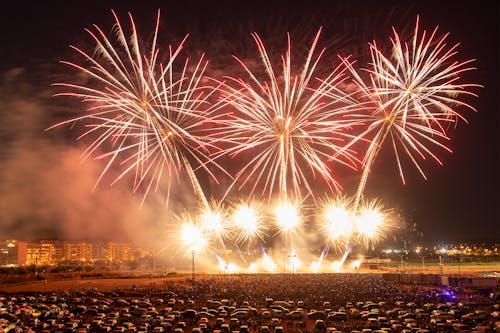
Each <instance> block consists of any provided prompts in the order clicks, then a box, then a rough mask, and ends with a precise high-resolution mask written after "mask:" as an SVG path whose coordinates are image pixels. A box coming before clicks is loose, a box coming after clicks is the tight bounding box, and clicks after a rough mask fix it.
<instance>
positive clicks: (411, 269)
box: [0, 264, 500, 294]
mask: <svg viewBox="0 0 500 333" xmlns="http://www.w3.org/2000/svg"><path fill="white" fill-rule="evenodd" d="M400 270H401V267H381V268H380V269H370V270H368V269H367V270H359V271H358V272H359V273H360V274H363V273H399V272H400ZM440 270H441V268H440V267H439V266H437V265H436V266H423V267H421V266H405V267H404V272H405V273H413V274H440V273H441V272H440ZM485 272H496V273H497V274H498V273H500V264H497V265H461V266H460V267H458V266H443V267H442V274H445V275H454V276H457V275H460V276H474V275H478V274H481V273H485ZM208 276H210V277H214V275H206V274H197V275H196V279H200V280H201V279H205V278H207V277H208ZM219 276H220V277H223V276H224V275H219ZM215 277H217V275H215ZM188 278H191V275H190V274H182V273H180V274H179V273H178V274H175V275H172V276H168V277H131V278H111V279H105V278H100V279H96V278H74V279H65V280H50V279H48V280H42V281H35V282H33V281H30V282H26V283H17V284H5V285H2V286H0V294H1V293H18V292H42V293H43V292H51V291H60V290H67V291H69V290H91V289H97V290H98V291H113V290H117V289H122V290H123V289H132V288H133V287H134V286H135V287H137V288H161V287H163V286H164V284H165V282H167V281H171V280H174V281H175V280H185V279H188Z"/></svg>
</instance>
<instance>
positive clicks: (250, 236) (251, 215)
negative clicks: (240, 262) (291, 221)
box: [231, 202, 266, 244]
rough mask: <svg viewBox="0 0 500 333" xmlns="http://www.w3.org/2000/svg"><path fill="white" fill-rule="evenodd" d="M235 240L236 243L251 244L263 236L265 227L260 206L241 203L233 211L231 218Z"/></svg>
mask: <svg viewBox="0 0 500 333" xmlns="http://www.w3.org/2000/svg"><path fill="white" fill-rule="evenodd" d="M231 220H232V225H233V228H232V229H233V230H234V235H235V237H234V238H235V240H236V242H237V243H240V242H247V243H248V244H251V243H252V242H254V241H255V240H257V239H263V238H264V236H265V229H266V228H265V225H264V223H263V216H262V213H261V208H260V205H257V204H256V203H246V202H241V203H239V204H238V205H236V206H235V207H234V209H233V213H232V216H231Z"/></svg>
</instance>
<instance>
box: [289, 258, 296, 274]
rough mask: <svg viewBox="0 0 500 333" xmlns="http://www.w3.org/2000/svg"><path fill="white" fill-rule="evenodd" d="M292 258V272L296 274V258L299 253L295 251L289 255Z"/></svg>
mask: <svg viewBox="0 0 500 333" xmlns="http://www.w3.org/2000/svg"><path fill="white" fill-rule="evenodd" d="M288 257H289V258H290V261H291V262H292V273H293V274H295V258H297V255H296V254H295V253H293V254H291V255H289V256H288Z"/></svg>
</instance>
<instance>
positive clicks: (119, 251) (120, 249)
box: [108, 242, 135, 262]
mask: <svg viewBox="0 0 500 333" xmlns="http://www.w3.org/2000/svg"><path fill="white" fill-rule="evenodd" d="M108 260H109V261H115V262H124V261H131V260H135V251H134V247H133V245H132V244H131V243H118V242H109V243H108Z"/></svg>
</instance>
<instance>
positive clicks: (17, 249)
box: [0, 240, 28, 267]
mask: <svg viewBox="0 0 500 333" xmlns="http://www.w3.org/2000/svg"><path fill="white" fill-rule="evenodd" d="M27 247H28V242H26V241H18V240H6V241H2V242H0V256H1V258H0V266H2V267H13V266H15V267H20V266H24V265H25V264H26V249H27Z"/></svg>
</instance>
